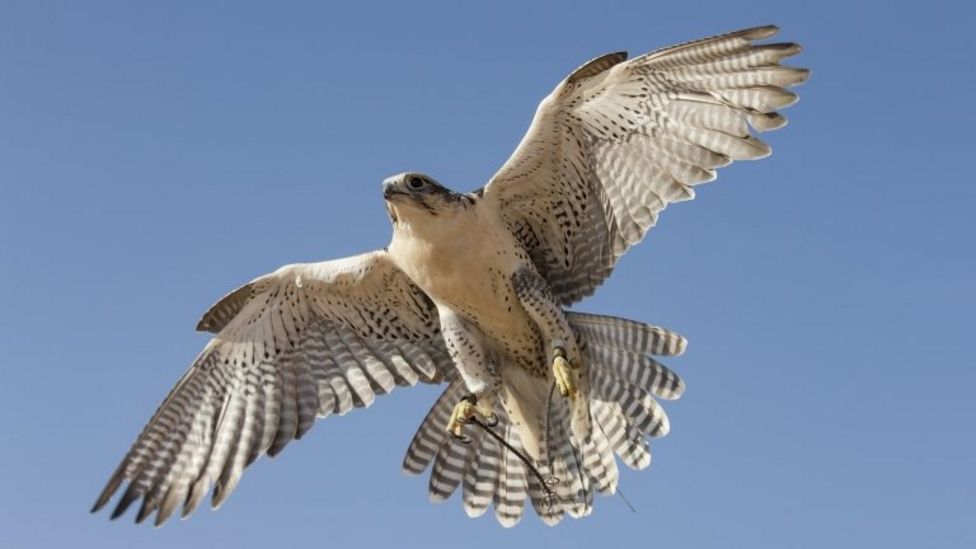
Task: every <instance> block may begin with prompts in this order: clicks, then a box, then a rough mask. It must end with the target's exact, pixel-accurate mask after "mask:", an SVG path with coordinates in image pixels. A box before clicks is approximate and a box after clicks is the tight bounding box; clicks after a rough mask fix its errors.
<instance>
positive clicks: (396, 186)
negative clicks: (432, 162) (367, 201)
mask: <svg viewBox="0 0 976 549" xmlns="http://www.w3.org/2000/svg"><path fill="white" fill-rule="evenodd" d="M383 199H384V200H385V201H386V209H387V211H388V212H389V213H390V219H391V220H392V221H393V224H394V225H397V224H399V223H401V222H404V223H408V224H411V225H415V224H426V223H427V222H430V221H433V220H434V219H437V218H445V217H450V216H451V214H453V213H455V212H458V211H461V210H464V209H466V208H467V206H470V205H471V204H472V203H473V198H472V197H470V196H467V195H464V194H460V193H456V192H454V191H452V190H450V189H448V188H446V187H444V186H443V185H441V184H440V183H438V182H437V181H435V180H434V178H432V177H430V176H427V175H424V174H422V173H416V172H406V173H401V174H399V175H394V176H393V177H389V178H387V179H386V180H384V181H383Z"/></svg>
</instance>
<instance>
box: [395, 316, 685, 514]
mask: <svg viewBox="0 0 976 549" xmlns="http://www.w3.org/2000/svg"><path fill="white" fill-rule="evenodd" d="M566 317H567V319H568V320H569V322H570V326H571V327H572V328H573V330H574V331H575V332H576V336H577V340H578V342H579V344H580V348H581V349H582V350H583V352H584V364H585V368H586V372H587V376H586V379H584V380H582V381H583V383H582V386H583V387H584V390H583V392H582V393H581V395H580V397H578V398H577V399H576V401H575V402H574V401H571V400H567V399H565V398H563V397H560V396H559V395H558V394H556V395H555V396H554V397H553V398H552V401H551V403H549V404H548V405H540V403H539V402H536V401H537V400H540V395H545V394H546V391H548V390H549V389H550V388H549V386H548V385H549V384H550V383H551V380H550V379H536V378H532V377H530V376H528V375H521V376H520V375H517V374H518V372H514V373H513V372H511V369H510V368H505V369H504V371H505V372H508V373H507V374H506V375H503V376H502V377H503V382H506V383H507V384H517V385H518V386H517V387H514V388H511V387H510V388H509V395H510V398H515V399H516V400H519V401H520V402H519V406H518V408H516V409H514V412H515V413H517V415H518V414H522V415H525V414H526V413H528V414H529V415H539V416H540V417H538V418H535V417H533V418H532V420H533V422H532V423H533V424H534V425H535V427H538V428H537V429H536V428H533V430H532V432H531V434H527V432H524V431H525V428H526V427H525V425H526V423H529V422H526V419H527V418H526V417H522V415H518V417H517V418H510V417H509V416H508V414H507V412H506V408H510V406H497V407H496V408H495V413H496V415H497V416H498V419H499V422H498V425H497V426H496V427H494V431H495V433H496V434H498V435H499V436H501V437H503V439H504V440H505V441H506V442H507V443H508V444H510V445H511V446H512V447H513V448H515V449H516V450H518V452H520V453H522V454H523V455H525V456H527V458H528V459H529V461H530V463H531V465H527V464H526V463H524V462H523V461H522V459H521V458H520V457H519V456H518V455H517V454H516V453H515V452H513V451H512V450H510V449H509V448H506V447H505V446H504V445H502V444H500V443H499V442H498V441H497V440H495V439H494V438H493V437H492V436H490V435H489V434H488V433H486V432H484V431H482V430H481V429H479V428H477V427H476V426H473V425H472V426H469V427H468V428H467V429H466V430H465V434H466V435H467V436H468V437H469V438H470V439H471V442H470V444H469V445H463V444H461V443H460V442H458V441H456V440H454V439H453V438H450V437H448V436H447V434H446V430H445V426H446V425H447V421H448V419H449V417H450V414H451V410H452V409H453V407H454V405H456V404H457V402H458V401H459V400H460V398H461V396H462V395H463V394H464V393H465V392H466V390H465V388H464V384H463V382H462V381H461V380H454V381H452V382H451V384H450V385H448V387H447V389H445V391H444V393H443V394H442V395H441V396H440V398H438V399H437V401H436V402H435V403H434V406H433V407H432V408H431V410H430V412H428V414H427V416H426V417H425V418H424V420H423V422H422V423H421V425H420V427H419V428H418V430H417V433H416V434H415V435H414V439H413V441H412V442H411V443H410V447H409V448H408V449H407V454H406V457H405V458H404V461H403V469H404V471H405V472H408V473H413V474H420V473H422V472H423V471H424V470H425V469H426V468H427V467H428V466H430V465H431V463H433V469H432V471H431V476H430V482H429V494H430V497H431V499H432V500H434V501H442V500H445V499H447V498H449V497H450V496H451V494H452V493H454V491H455V490H457V488H458V487H459V486H463V489H462V492H463V495H462V503H463V506H464V510H465V512H466V513H467V514H468V516H471V517H477V516H481V515H483V514H484V513H485V512H486V511H487V510H488V507H489V506H491V505H493V506H494V509H495V513H494V514H495V517H496V519H497V520H498V521H499V522H500V523H501V524H502V525H503V526H505V527H510V526H514V525H515V524H517V523H518V522H519V521H520V520H521V518H522V516H523V514H524V510H525V504H526V501H530V502H531V503H532V507H533V509H534V510H535V512H536V514H537V515H539V517H540V518H541V519H542V521H543V522H544V523H545V524H548V525H555V524H557V523H559V522H560V521H561V520H562V519H563V517H564V516H565V515H567V514H568V515H569V516H572V517H574V518H579V517H583V516H586V515H588V514H589V513H590V512H592V509H593V494H594V493H597V492H598V493H601V494H613V493H615V492H616V490H617V482H618V481H619V469H618V467H617V462H616V459H615V457H614V454H616V455H617V456H619V457H620V459H621V461H623V462H624V464H626V465H627V466H628V467H630V468H631V469H635V470H640V469H644V468H646V467H647V466H649V465H650V463H651V449H650V446H649V445H648V437H651V438H654V437H661V436H664V435H665V434H667V433H668V431H669V429H670V424H669V421H668V416H667V414H665V412H664V409H663V408H662V407H661V406H660V404H659V403H658V402H657V400H656V399H657V398H660V399H665V400H674V399H677V398H679V397H680V396H681V395H682V393H683V392H684V388H685V386H684V382H683V381H681V378H680V377H678V375H677V374H675V373H674V372H673V371H671V370H670V369H668V368H667V367H666V366H664V365H663V364H661V363H659V362H657V361H656V360H654V359H653V358H651V357H650V356H648V355H651V354H654V355H661V356H674V355H679V354H681V353H682V352H684V350H685V348H686V346H687V341H686V340H685V339H684V338H683V337H681V336H680V335H678V334H677V333H675V332H672V331H670V330H667V329H665V328H661V327H658V326H651V325H648V324H644V323H641V322H635V321H632V320H625V319H621V318H614V317H608V316H601V315H591V314H584V313H572V312H566ZM530 396H531V397H532V398H531V400H532V402H531V403H526V402H521V400H524V399H525V398H528V397H530ZM540 402H543V400H540ZM526 406H527V407H526ZM523 408H524V409H523ZM580 410H583V412H584V415H585V416H586V417H585V418H584V419H585V421H580V417H579V416H580ZM516 425H519V426H518V427H517V426H516ZM546 425H548V427H547V428H543V426H546ZM581 425H583V426H585V428H584V429H581V428H580V426H581ZM536 431H538V432H536ZM526 438H528V439H529V441H528V442H526ZM526 444H532V448H531V449H529V450H527V449H526ZM533 469H534V471H533ZM536 473H538V474H539V476H541V477H542V479H543V480H542V481H540V480H539V478H538V477H537V476H536ZM553 479H555V482H554V483H553V484H546V482H553ZM550 493H552V494H553V495H554V497H549V494H550Z"/></svg>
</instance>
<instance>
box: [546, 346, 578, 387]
mask: <svg viewBox="0 0 976 549" xmlns="http://www.w3.org/2000/svg"><path fill="white" fill-rule="evenodd" d="M555 355H556V356H555V357H554V358H553V359H552V376H553V377H554V378H555V379H556V387H558V388H559V394H561V395H563V396H564V397H569V398H576V377H575V373H574V372H573V369H574V368H573V367H572V366H570V364H569V361H568V360H566V356H565V353H563V352H560V351H557V352H556V353H555Z"/></svg>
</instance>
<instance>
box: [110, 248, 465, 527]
mask: <svg viewBox="0 0 976 549" xmlns="http://www.w3.org/2000/svg"><path fill="white" fill-rule="evenodd" d="M197 328H198V329H200V330H207V331H210V332H214V333H215V334H216V336H215V337H214V338H213V339H212V340H211V341H210V343H208V344H207V346H206V347H205V348H204V350H203V352H202V353H200V356H199V357H197V359H196V361H195V362H194V363H193V365H192V366H191V367H190V369H189V370H188V371H187V372H186V374H184V375H183V378H182V379H180V381H179V383H177V385H176V387H174V388H173V390H172V391H171V392H170V394H169V396H168V397H166V400H165V401H163V403H162V405H161V406H160V407H159V409H158V410H157V411H156V413H155V414H154V415H153V417H152V419H151V420H149V424H148V425H146V427H145V428H144V429H143V431H142V434H140V435H139V438H138V439H137V440H136V442H135V444H134V445H133V446H132V449H130V450H129V453H128V454H127V455H126V456H125V459H123V460H122V463H121V464H120V465H119V467H118V469H117V470H116V471H115V474H114V475H112V478H111V479H110V480H109V482H108V485H107V486H106V487H105V490H104V491H103V492H102V494H101V496H100V497H99V498H98V501H97V502H96V503H95V506H94V508H93V509H92V511H93V512H94V511H97V510H98V509H100V508H101V507H103V506H104V505H105V504H106V503H108V501H109V499H111V497H112V495H113V494H114V493H115V492H116V490H118V488H119V487H120V486H121V485H122V483H123V482H126V481H127V482H128V488H127V489H126V491H125V493H124V495H123V496H122V498H121V500H120V501H119V503H118V506H117V507H116V508H115V511H114V512H113V513H112V518H116V517H118V516H119V515H121V514H122V513H124V512H125V510H126V509H127V508H128V507H129V506H130V505H131V504H132V503H133V502H134V501H136V500H138V499H140V498H142V499H143V504H142V508H141V509H140V510H139V514H138V516H137V517H136V521H137V522H141V521H142V520H144V519H145V518H146V517H147V516H149V515H150V514H152V513H153V512H154V511H156V512H157V515H156V524H157V525H159V524H161V523H163V522H164V521H165V520H166V519H167V518H169V516H170V514H171V513H172V512H173V510H174V509H175V508H176V507H177V506H179V505H183V515H184V516H186V515H188V514H189V513H191V512H192V511H193V510H194V509H195V508H196V506H197V505H198V504H199V503H200V501H201V499H202V498H203V496H204V495H205V494H206V493H207V492H208V491H209V489H210V486H211V484H213V485H214V490H213V506H214V507H216V506H218V505H220V503H221V502H222V501H223V500H224V499H225V498H226V497H227V496H228V495H229V494H230V493H231V492H232V491H233V490H234V488H235V487H236V485H237V482H238V480H240V476H241V473H242V472H243V470H244V468H245V467H246V466H247V465H249V464H250V463H251V462H253V461H254V460H255V459H256V458H257V457H258V456H260V455H261V454H263V453H267V454H269V455H272V456H273V455H275V454H277V453H278V452H280V451H281V450H282V448H284V446H285V445H286V444H287V443H288V442H289V441H291V440H292V439H297V438H299V437H301V436H302V435H303V434H304V433H305V431H307V430H308V429H309V428H310V427H311V426H312V423H313V422H314V420H315V418H316V416H319V417H325V416H328V415H330V414H340V415H341V414H344V413H346V412H348V411H349V410H351V409H352V408H354V407H366V406H369V405H370V404H371V403H372V402H373V399H374V398H375V396H376V395H377V394H384V393H388V392H390V391H391V390H392V389H393V388H394V387H395V386H397V385H414V384H415V383H417V381H423V382H427V383H435V382H439V381H441V380H442V379H443V378H444V377H445V376H446V375H447V374H448V372H450V371H451V370H450V364H451V362H450V359H449V358H448V355H447V353H446V351H445V349H444V347H443V342H442V339H441V337H440V325H439V321H438V316H437V311H436V310H435V308H434V306H433V303H432V302H431V301H430V300H429V299H428V297H427V296H426V295H425V294H424V293H423V292H422V291H421V290H420V289H419V288H417V287H416V286H414V285H413V283H412V282H410V280H409V279H408V278H407V277H406V275H404V274H403V273H402V272H401V271H400V270H399V269H398V268H397V267H396V266H394V265H393V263H392V262H391V261H390V259H389V257H388V256H387V254H386V252H382V251H377V252H372V253H368V254H364V255H360V256H356V257H350V258H346V259H340V260H336V261H325V262H322V263H311V264H303V265H289V266H286V267H282V268H281V269H279V270H277V271H275V272H274V273H271V274H268V275H265V276H262V277H260V278H257V279H255V280H254V281H252V282H251V283H249V284H247V285H245V286H243V287H241V288H239V289H238V290H236V291H234V292H232V293H230V294H229V295H227V296H226V297H224V298H223V299H221V300H220V301H219V302H218V303H217V304H216V305H214V306H213V307H212V308H211V309H210V311H208V312H207V313H206V315H204V317H203V319H202V320H201V321H200V324H199V325H198V326H197Z"/></svg>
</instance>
